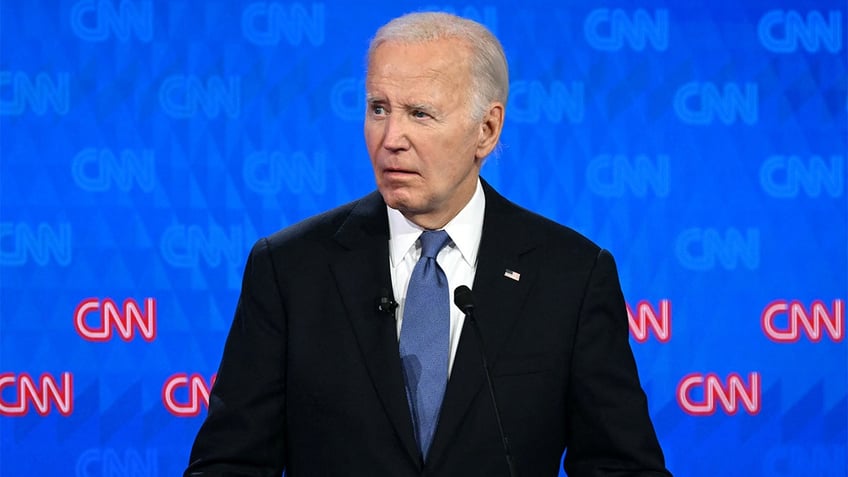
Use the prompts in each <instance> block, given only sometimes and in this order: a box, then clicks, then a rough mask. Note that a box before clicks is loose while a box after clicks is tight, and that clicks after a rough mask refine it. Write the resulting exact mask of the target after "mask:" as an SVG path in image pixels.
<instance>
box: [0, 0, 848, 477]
mask: <svg viewBox="0 0 848 477" xmlns="http://www.w3.org/2000/svg"><path fill="white" fill-rule="evenodd" d="M697 3H698V5H696V2H681V1H671V0H666V1H662V0H640V1H632V2H630V1H608V2H587V1H576V0H575V1H566V0H562V1H554V0H550V1H534V0H523V1H521V2H510V1H500V2H498V1H494V0H493V1H490V2H477V3H474V2H466V1H459V2H456V3H449V2H439V3H436V4H433V5H428V4H427V3H426V2H413V1H399V0H384V1H349V2H348V1H344V2H342V1H338V2H334V1H329V0H328V1H323V2H310V1H294V2H290V1H281V2H274V1H271V2H268V1H252V0H245V1H225V0H210V1H203V0H193V1H146V0H57V1H34V0H17V1H12V0H2V3H0V5H2V7H0V41H2V43H1V44H0V128H2V129H0V148H2V149H0V152H2V158H1V159H2V160H1V161H0V174H2V175H0V200H2V209H0V279H1V280H2V291H1V292H0V312H2V314H0V442H1V443H2V447H0V475H2V476H4V477H17V476H30V475H32V476H35V475H38V476H76V477H119V476H120V477H141V476H149V477H152V476H172V475H178V474H179V473H180V472H181V470H182V469H183V467H184V465H185V464H186V462H187V459H188V452H189V448H190V445H191V442H192V440H193V438H194V435H195V433H196V431H197V429H198V427H199V426H200V423H201V421H202V419H203V417H204V415H205V413H206V406H207V401H208V386H209V384H210V382H211V380H212V379H213V376H214V374H215V371H216V368H217V365H218V361H219V359H220V356H221V351H222V347H223V343H224V339H225V336H226V333H227V330H228V327H229V324H230V321H231V317H232V313H233V310H234V307H235V304H236V301H237V298H238V290H239V285H240V280H241V273H242V268H243V266H244V263H245V259H246V255H247V253H248V251H249V249H250V246H251V245H252V244H253V242H254V241H255V240H256V239H257V238H259V237H261V236H264V235H267V234H270V233H272V232H274V231H276V230H278V229H280V228H282V227H285V226H287V225H289V224H292V223H294V222H295V221H297V220H300V219H302V218H305V217H307V216H310V215H312V214H315V213H317V212H320V211H323V210H326V209H328V208H331V207H333V206H335V205H338V204H340V203H344V202H347V201H350V200H352V199H354V198H356V197H358V196H360V195H363V194H365V193H367V192H369V191H371V190H372V189H373V187H374V180H373V176H372V173H371V169H370V165H369V160H368V156H367V154H366V151H365V147H364V143H363V138H362V118H363V113H364V96H363V78H364V71H363V70H364V54H365V50H366V47H367V43H368V40H369V38H370V35H372V34H373V32H374V31H375V30H376V29H377V28H378V27H379V26H380V25H381V24H383V23H385V22H386V21H387V20H389V19H390V18H392V17H395V16H397V15H400V14H402V13H405V12H408V11H414V10H422V9H440V10H447V11H451V12H456V13H458V14H460V15H464V16H467V17H469V18H473V19H476V20H479V21H481V22H482V23H484V24H485V25H487V26H488V27H489V28H490V29H491V30H492V31H493V32H495V33H496V34H497V35H498V36H499V38H500V39H501V40H502V42H503V45H504V48H505V49H506V53H507V56H508V59H509V65H510V74H511V78H510V81H511V94H510V98H509V104H508V107H507V115H506V126H505V128H504V132H503V137H502V143H503V146H502V149H501V151H500V153H499V154H498V155H496V156H494V157H492V158H490V159H489V161H488V163H487V164H486V165H485V167H484V169H483V175H484V177H485V178H486V179H487V180H488V181H490V182H491V183H492V184H493V185H494V186H495V187H496V188H497V189H499V190H500V191H501V192H502V193H504V194H505V195H506V196H508V197H510V198H511V199H513V200H514V201H516V202H518V203H519V204H521V205H523V206H526V207H528V208H530V209H533V210H535V211H538V212H540V213H542V214H544V215H546V216H548V217H550V218H552V219H554V220H556V221H558V222H561V223H563V224H567V225H569V226H571V227H573V228H575V229H577V230H578V231H580V232H582V233H584V234H585V235H587V236H589V237H591V238H592V239H593V240H595V241H596V242H597V243H599V244H600V245H602V246H603V247H606V248H608V249H609V250H611V251H612V253H613V254H614V255H615V257H616V259H617V262H618V265H619V270H620V274H621V281H622V286H623V289H624V293H625V297H626V299H627V302H628V305H629V309H630V328H631V336H632V340H631V342H632V346H633V350H634V353H635V355H636V359H637V362H638V366H639V372H640V375H641V378H642V383H643V385H644V388H645V390H646V392H647V394H648V397H649V405H650V413H651V415H652V417H653V419H654V422H655V425H656V429H657V433H658V435H659V438H660V440H661V442H662V444H663V447H664V448H665V452H666V456H667V459H668V466H669V468H670V469H671V470H672V471H673V472H675V474H676V475H678V476H703V477H707V476H710V477H712V476H767V477H787V476H829V477H835V476H846V475H848V471H846V467H848V465H846V447H848V351H847V350H848V349H847V348H846V339H845V300H846V298H847V297H848V283H846V275H848V253H847V250H846V249H848V245H846V243H848V238H846V237H848V235H846V222H848V206H846V192H845V182H846V169H845V168H846V150H847V149H848V148H846V137H848V126H847V124H848V122H847V121H846V111H847V110H848V93H847V92H846V17H848V7H846V3H845V2H844V1H827V0H821V1H815V2H813V1H788V0H787V1H782V0H771V1H744V0H727V1H725V0H722V1H704V2H697ZM563 475H564V474H563Z"/></svg>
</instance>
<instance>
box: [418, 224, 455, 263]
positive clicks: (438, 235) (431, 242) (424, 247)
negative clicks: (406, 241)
mask: <svg viewBox="0 0 848 477" xmlns="http://www.w3.org/2000/svg"><path fill="white" fill-rule="evenodd" d="M420 240H421V256H422V257H427V258H436V256H437V255H438V254H439V250H441V249H442V248H443V247H444V246H445V245H446V244H447V243H448V241H449V240H450V236H449V235H448V233H447V232H445V231H444V230H426V231H424V232H422V233H421V237H420Z"/></svg>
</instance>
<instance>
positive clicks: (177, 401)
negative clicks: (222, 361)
mask: <svg viewBox="0 0 848 477" xmlns="http://www.w3.org/2000/svg"><path fill="white" fill-rule="evenodd" d="M216 377H217V375H216V374H213V375H212V378H211V379H210V380H209V382H208V383H207V382H206V380H204V379H203V376H201V375H199V374H197V373H194V374H191V375H189V374H186V373H177V374H175V375H173V376H171V377H170V378H168V379H167V380H166V381H165V385H164V386H162V403H163V404H164V405H165V409H167V410H168V412H170V413H171V414H173V415H175V416H178V417H194V416H197V415H198V414H200V408H201V407H203V408H207V407H209V391H210V389H212V385H213V384H215V378H216Z"/></svg>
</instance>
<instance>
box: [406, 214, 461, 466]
mask: <svg viewBox="0 0 848 477" xmlns="http://www.w3.org/2000/svg"><path fill="white" fill-rule="evenodd" d="M420 240H421V258H420V259H419V260H418V263H416V264H415V268H413V269H412V275H411V276H410V277H409V286H408V287H407V290H406V303H405V304H404V311H403V324H402V326H401V330H400V358H401V362H402V363H403V372H404V379H405V380H406V396H407V398H408V400H409V410H410V411H411V414H412V421H413V422H412V424H413V428H414V429H415V434H416V437H417V438H418V446H419V447H420V448H421V455H422V456H423V457H424V458H426V457H427V451H429V450H430V443H431V442H432V440H433V433H434V432H435V430H436V423H437V422H438V421H439V409H440V408H441V406H442V397H443V396H444V394H445V386H447V382H448V356H449V353H450V294H449V293H448V279H447V277H446V276H445V272H443V271H442V268H441V267H439V264H438V263H436V255H438V254H439V250H441V249H442V247H444V246H445V244H447V243H448V241H449V240H450V237H449V236H448V234H447V232H445V231H444V230H436V231H426V232H423V233H422V234H421V237H420Z"/></svg>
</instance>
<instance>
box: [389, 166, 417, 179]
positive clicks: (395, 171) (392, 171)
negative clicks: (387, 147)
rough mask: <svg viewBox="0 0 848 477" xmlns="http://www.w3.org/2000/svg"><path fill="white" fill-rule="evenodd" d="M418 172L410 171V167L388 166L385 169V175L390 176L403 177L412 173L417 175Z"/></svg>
mask: <svg viewBox="0 0 848 477" xmlns="http://www.w3.org/2000/svg"><path fill="white" fill-rule="evenodd" d="M417 174H418V173H417V172H415V171H410V170H408V169H400V168H397V167H387V168H385V169H383V175H385V176H389V177H403V176H410V175H417Z"/></svg>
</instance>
